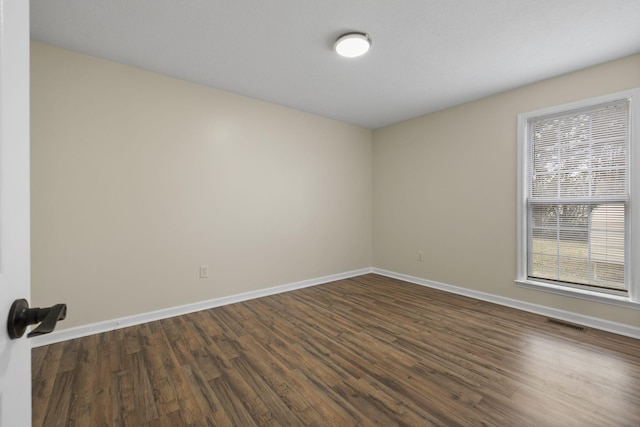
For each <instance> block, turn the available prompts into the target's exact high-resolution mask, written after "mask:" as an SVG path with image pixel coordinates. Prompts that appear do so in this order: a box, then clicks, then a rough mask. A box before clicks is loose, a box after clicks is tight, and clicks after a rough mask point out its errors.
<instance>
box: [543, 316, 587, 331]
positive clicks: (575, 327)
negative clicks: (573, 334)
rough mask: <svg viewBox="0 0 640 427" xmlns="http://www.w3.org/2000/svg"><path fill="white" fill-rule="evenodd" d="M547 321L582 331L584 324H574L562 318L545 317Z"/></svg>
mask: <svg viewBox="0 0 640 427" xmlns="http://www.w3.org/2000/svg"><path fill="white" fill-rule="evenodd" d="M547 322H549V323H553V324H554V325H559V326H564V327H565V328H571V329H576V330H578V331H582V332H584V326H580V325H576V324H574V323H569V322H565V321H564V320H558V319H547Z"/></svg>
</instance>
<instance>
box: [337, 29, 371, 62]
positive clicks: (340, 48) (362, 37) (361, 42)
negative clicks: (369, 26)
mask: <svg viewBox="0 0 640 427" xmlns="http://www.w3.org/2000/svg"><path fill="white" fill-rule="evenodd" d="M370 47H371V37H370V36H369V34H366V33H347V34H343V35H341V36H340V37H338V40H336V44H335V45H333V49H334V50H335V51H336V52H337V53H338V55H340V56H344V57H347V58H355V57H357V56H361V55H364V54H365V53H367V51H368V50H369V48H370Z"/></svg>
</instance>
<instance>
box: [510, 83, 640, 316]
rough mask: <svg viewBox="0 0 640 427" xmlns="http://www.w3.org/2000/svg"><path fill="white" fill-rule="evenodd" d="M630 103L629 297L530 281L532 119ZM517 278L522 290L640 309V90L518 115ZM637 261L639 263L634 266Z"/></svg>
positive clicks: (627, 265)
mask: <svg viewBox="0 0 640 427" xmlns="http://www.w3.org/2000/svg"><path fill="white" fill-rule="evenodd" d="M622 99H628V100H629V203H628V215H627V218H625V222H626V224H625V228H626V230H625V231H626V239H627V247H626V249H627V251H628V256H627V261H628V262H625V274H628V289H627V292H626V295H620V294H616V293H611V292H607V291H604V290H603V291H598V290H597V289H593V288H587V287H584V288H583V287H580V286H579V285H577V286H576V285H569V284H568V285H563V284H561V283H557V282H547V281H544V280H535V279H530V278H529V277H528V269H527V266H528V264H527V263H528V245H527V225H528V209H527V197H528V170H527V167H528V163H527V160H528V149H527V148H528V144H529V121H530V119H532V118H536V117H541V116H549V115H554V114H562V113H566V112H570V111H573V110H578V109H583V108H589V107H594V106H597V105H600V104H606V103H609V102H614V101H617V100H622ZM517 155H518V163H517V165H518V178H517V185H518V189H517V200H518V206H517V277H516V280H515V282H516V283H517V285H518V286H520V287H523V288H528V289H534V290H540V291H544V292H550V293H554V294H559V295H564V296H570V297H575V298H580V299H586V300H590V301H597V302H604V303H609V304H614V305H618V306H622V307H628V308H634V309H640V259H639V256H640V88H635V89H630V90H625V91H622V92H616V93H612V94H608V95H604V96H599V97H595V98H589V99H585V100H580V101H576V102H571V103H568V104H563V105H557V106H553V107H548V108H543V109H540V110H535V111H531V112H528V113H521V114H518V123H517ZM633 260H636V262H634V261H633Z"/></svg>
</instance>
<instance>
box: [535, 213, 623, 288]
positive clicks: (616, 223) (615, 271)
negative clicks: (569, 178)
mask: <svg viewBox="0 0 640 427" xmlns="http://www.w3.org/2000/svg"><path fill="white" fill-rule="evenodd" d="M625 212H626V207H625V203H603V204H593V203H565V204H546V203H533V204H532V205H531V206H530V208H529V217H530V220H529V233H528V235H529V250H530V257H529V261H530V264H531V265H530V268H529V275H530V276H531V277H536V278H540V279H548V280H557V281H562V282H569V283H576V284H582V285H588V286H597V287H605V288H610V289H625V273H624V262H625Z"/></svg>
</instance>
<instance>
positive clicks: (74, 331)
mask: <svg viewBox="0 0 640 427" xmlns="http://www.w3.org/2000/svg"><path fill="white" fill-rule="evenodd" d="M371 272H373V269H372V268H363V269H360V270H353V271H348V272H345V273H338V274H332V275H329V276H323V277H318V278H315V279H308V280H303V281H300V282H295V283H289V284H286V285H280V286H275V287H272V288H266V289H259V290H257V291H251V292H245V293H241V294H236V295H230V296H226V297H221V298H215V299H211V300H207V301H199V302H196V303H192V304H185V305H181V306H178V307H170V308H166V309H162V310H156V311H151V312H148V313H141V314H135V315H133V316H127V317H121V318H118V319H113V320H106V321H104V322H97V323H92V324H89V325H83V326H77V327H75V328H69V329H62V330H60V331H54V332H52V333H50V334H47V335H40V336H38V337H34V338H32V339H31V340H30V341H31V346H32V347H40V346H43V345H49V344H54V343H57V342H61V341H67V340H72V339H75V338H81V337H86V336H88V335H93V334H98V333H100V332H107V331H113V330H116V329H121V328H126V327H128V326H134V325H139V324H141V323H147V322H152V321H155V320H161V319H166V318H169V317H174V316H180V315H182V314H187V313H193V312H195V311H200V310H207V309H209V308H214V307H220V306H223V305H227V304H234V303H237V302H241V301H247V300H250V299H255V298H260V297H266V296H269V295H275V294H279V293H282V292H289V291H293V290H296V289H302V288H307V287H309V286H316V285H321V284H323V283H329V282H333V281H336V280H342V279H347V278H349V277H355V276H361V275H363V274H368V273H371Z"/></svg>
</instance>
